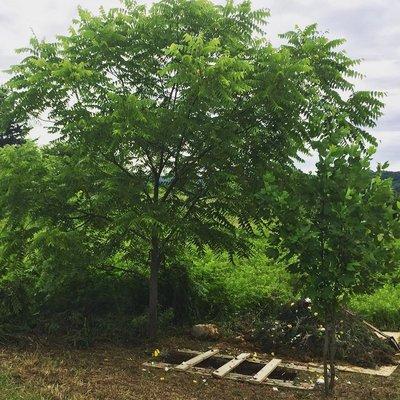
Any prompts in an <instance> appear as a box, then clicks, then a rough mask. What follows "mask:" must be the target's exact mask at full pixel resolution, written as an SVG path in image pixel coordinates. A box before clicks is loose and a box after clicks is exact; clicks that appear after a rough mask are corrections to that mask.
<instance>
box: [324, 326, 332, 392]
mask: <svg viewBox="0 0 400 400" xmlns="http://www.w3.org/2000/svg"><path fill="white" fill-rule="evenodd" d="M324 339H325V340H324V352H323V363H324V387H325V395H328V394H329V386H330V382H329V373H328V358H329V348H330V336H329V322H328V319H327V318H326V319H325V338H324Z"/></svg>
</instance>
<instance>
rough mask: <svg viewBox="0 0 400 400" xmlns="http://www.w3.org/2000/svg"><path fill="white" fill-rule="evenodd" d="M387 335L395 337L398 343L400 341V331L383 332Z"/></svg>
mask: <svg viewBox="0 0 400 400" xmlns="http://www.w3.org/2000/svg"><path fill="white" fill-rule="evenodd" d="M383 333H384V334H385V335H387V336H390V337H392V338H394V339H395V340H396V341H397V342H398V343H400V332H383Z"/></svg>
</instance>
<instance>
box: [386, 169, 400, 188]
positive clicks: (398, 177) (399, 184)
mask: <svg viewBox="0 0 400 400" xmlns="http://www.w3.org/2000/svg"><path fill="white" fill-rule="evenodd" d="M382 177H383V178H385V179H386V178H392V179H393V188H394V190H395V191H396V192H398V193H400V171H397V172H392V171H384V172H383V173H382Z"/></svg>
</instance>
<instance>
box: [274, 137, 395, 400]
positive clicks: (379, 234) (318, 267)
mask: <svg viewBox="0 0 400 400" xmlns="http://www.w3.org/2000/svg"><path fill="white" fill-rule="evenodd" d="M337 139H338V137H337V136H336V137H335V138H332V136H327V137H326V138H324V139H321V140H320V141H319V142H315V149H316V150H317V152H318V162H317V164H316V172H315V173H312V174H311V173H310V174H304V173H302V172H300V171H298V173H296V174H294V175H293V176H292V178H291V180H290V185H287V187H286V190H283V191H280V192H279V190H276V187H277V186H276V184H272V181H271V180H270V179H269V178H267V180H266V187H269V189H268V190H269V191H270V193H272V188H274V189H273V190H274V191H275V193H278V192H279V193H280V195H279V196H276V194H275V199H276V200H277V201H276V202H277V203H278V204H280V205H279V207H278V209H277V210H279V216H278V220H279V222H278V223H277V230H278V231H279V236H280V238H281V240H282V241H283V243H284V244H285V245H286V246H287V247H288V248H289V249H290V250H291V251H292V252H293V253H295V254H297V255H298V257H299V259H298V265H297V267H298V271H296V272H299V273H300V275H301V277H302V279H301V281H302V289H303V293H304V295H306V296H308V297H310V298H311V300H312V302H313V306H314V307H315V308H316V309H317V310H318V312H319V314H320V315H321V316H322V317H323V319H324V324H325V341H324V349H323V360H324V381H325V393H326V394H331V393H333V391H334V386H335V351H336V327H337V319H338V313H339V311H340V310H341V309H342V308H343V307H344V306H345V305H346V302H347V300H348V298H349V296H350V295H351V294H353V293H355V292H364V291H366V290H367V289H368V287H369V286H370V285H371V284H372V283H373V281H374V279H375V278H376V277H377V274H379V273H383V272H385V270H389V269H391V268H392V267H394V262H395V254H394V252H395V251H396V250H395V247H394V243H395V241H394V240H393V239H394V237H399V223H398V208H399V205H398V204H396V201H395V198H394V193H393V190H392V187H391V181H390V180H384V179H382V178H381V176H380V172H381V167H378V171H377V173H376V174H375V173H373V172H372V170H371V160H372V156H373V154H374V152H375V149H374V147H370V148H365V147H364V145H363V142H362V140H355V141H354V142H353V143H345V142H343V141H340V140H339V141H338V140H337ZM338 143H339V144H338ZM328 366H329V367H328Z"/></svg>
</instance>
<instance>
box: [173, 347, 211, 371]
mask: <svg viewBox="0 0 400 400" xmlns="http://www.w3.org/2000/svg"><path fill="white" fill-rule="evenodd" d="M218 352H219V350H218V349H213V350H209V351H206V352H205V353H200V354H198V355H197V356H195V357H193V358H191V359H190V360H187V361H183V362H182V363H181V364H179V365H178V366H176V367H175V369H177V370H180V371H186V370H187V369H189V368H190V367H194V366H195V365H198V364H200V363H202V362H203V361H204V360H207V358H210V357H212V356H213V355H215V354H217V353H218Z"/></svg>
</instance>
